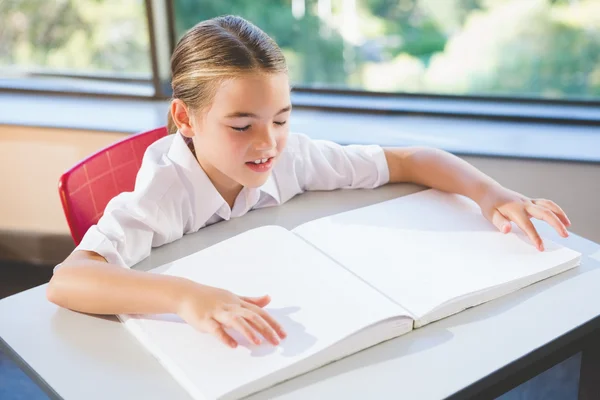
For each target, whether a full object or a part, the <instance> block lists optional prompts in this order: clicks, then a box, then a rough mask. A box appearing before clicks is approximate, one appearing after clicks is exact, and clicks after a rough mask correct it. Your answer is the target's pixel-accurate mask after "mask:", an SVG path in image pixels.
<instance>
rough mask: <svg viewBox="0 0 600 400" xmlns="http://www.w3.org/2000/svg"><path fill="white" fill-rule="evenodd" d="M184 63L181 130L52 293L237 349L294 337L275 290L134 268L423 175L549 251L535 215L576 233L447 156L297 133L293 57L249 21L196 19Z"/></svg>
mask: <svg viewBox="0 0 600 400" xmlns="http://www.w3.org/2000/svg"><path fill="white" fill-rule="evenodd" d="M171 72H172V87H173V100H172V102H171V107H170V112H169V122H168V129H169V131H170V133H172V134H171V135H168V136H167V137H165V138H163V139H160V140H158V141H157V142H156V143H154V144H152V145H151V146H150V147H149V148H148V149H147V151H146V153H145V155H144V160H143V163H142V166H141V168H140V171H139V173H138V176H137V181H136V186H135V190H134V191H133V192H131V193H129V192H128V193H122V194H120V195H118V196H117V197H115V198H114V199H113V200H112V201H111V202H110V203H109V204H108V206H107V207H106V210H105V212H104V215H103V216H102V218H101V219H100V221H99V222H98V224H97V225H95V226H93V227H91V228H90V229H89V231H88V232H87V233H86V235H85V237H84V238H83V240H82V241H81V243H80V244H79V245H78V247H77V248H76V249H75V250H74V251H73V253H72V254H71V255H69V257H67V259H66V260H65V261H64V262H63V263H62V264H61V265H60V266H59V267H58V268H57V269H56V271H55V273H54V276H53V277H52V279H51V281H50V283H49V285H48V290H47V296H48V299H49V300H50V301H51V302H54V303H56V304H57V305H59V306H62V307H66V308H70V309H73V310H77V311H81V312H86V313H95V314H128V313H131V314H135V313H147V314H152V313H176V314H178V315H179V316H180V317H181V318H182V319H184V320H185V321H186V322H188V323H189V324H190V325H192V326H194V327H195V328H197V329H198V330H200V331H203V332H209V333H211V334H213V335H215V336H217V337H218V338H219V339H220V340H221V341H222V342H223V343H225V344H226V345H229V346H231V347H235V346H236V345H237V343H236V341H235V340H234V339H233V338H232V337H231V336H230V335H229V334H228V333H227V332H226V328H229V329H234V330H236V331H239V332H240V333H241V334H243V335H244V336H245V337H246V338H247V339H248V340H250V341H251V342H254V343H257V344H258V343H260V342H261V337H262V338H264V339H266V340H267V341H269V342H270V343H272V344H273V345H276V344H278V343H279V341H280V340H281V339H283V338H285V336H286V334H285V332H284V331H283V329H282V328H281V326H280V325H279V324H278V322H277V321H275V320H274V318H272V317H271V316H270V315H269V314H268V313H267V312H266V311H265V310H264V309H263V307H264V306H265V305H267V304H268V303H269V301H270V300H269V297H268V296H263V297H258V298H250V297H244V296H240V295H236V294H234V293H231V292H229V291H226V290H223V289H220V288H215V287H210V286H206V285H201V284H198V283H196V282H192V281H190V280H186V279H182V278H177V277H169V276H163V275H158V274H150V273H145V272H140V271H135V270H132V269H129V267H131V266H132V265H133V264H135V263H137V262H139V261H140V260H142V259H143V258H145V257H146V256H148V255H149V254H150V250H151V248H152V247H156V246H161V245H163V244H165V243H169V242H172V241H174V240H176V239H178V238H181V237H182V236H183V235H184V234H187V233H191V232H196V231H197V230H199V229H200V228H202V227H204V226H206V225H210V224H213V223H215V222H218V221H221V220H227V219H230V218H236V217H241V216H242V215H244V214H245V213H247V212H248V211H250V210H252V209H257V208H261V207H268V206H274V205H279V204H282V203H284V202H286V201H287V200H289V199H290V198H292V197H293V196H295V195H297V194H300V193H302V192H304V191H308V190H334V189H339V188H375V187H378V186H381V185H383V184H386V183H388V182H415V183H418V184H421V185H425V186H429V187H433V188H437V189H439V190H443V191H448V192H454V193H458V194H462V195H464V196H467V197H469V198H471V199H472V200H474V201H475V202H476V203H477V204H478V205H479V206H480V208H481V211H482V213H483V215H484V216H485V217H486V218H487V219H488V220H489V221H490V222H491V223H492V224H494V225H495V226H496V227H497V228H498V229H499V230H500V231H502V232H505V233H507V232H509V231H510V229H511V224H510V221H513V222H514V223H515V224H516V225H518V226H519V227H520V228H521V229H522V230H523V231H524V232H526V233H527V234H528V236H529V237H530V238H531V240H532V242H533V244H534V245H535V246H536V247H537V248H538V249H539V250H540V251H542V250H543V244H542V241H541V239H540V237H539V235H538V233H537V232H536V230H535V228H534V226H533V224H532V223H531V221H530V217H534V218H538V219H543V220H544V221H546V222H547V223H549V224H550V225H552V226H553V227H554V228H555V229H556V230H557V231H558V232H559V234H560V235H562V236H563V237H565V236H567V230H566V228H565V226H569V225H570V222H569V220H568V219H567V217H566V215H565V213H564V212H563V211H562V210H561V209H560V208H559V207H558V206H557V205H556V204H554V203H553V202H551V201H549V200H543V199H536V200H532V199H529V198H527V197H525V196H523V195H521V194H519V193H515V192H513V191H510V190H508V189H506V188H504V187H502V186H501V185H500V184H498V183H497V182H495V181H494V180H492V179H491V178H489V177H488V176H486V175H484V174H483V173H481V172H479V171H478V170H476V169H475V168H474V167H472V166H470V165H469V164H467V163H466V162H464V161H462V160H460V159H459V158H457V157H454V156H452V155H450V154H448V153H446V152H443V151H439V150H434V149H426V148H381V147H379V146H375V145H372V146H340V145H337V144H335V143H332V142H328V141H316V140H311V139H309V138H308V137H306V136H304V135H299V134H289V133H288V126H289V118H290V113H291V105H290V86H289V82H288V75H287V67H286V63H285V59H284V57H283V54H282V52H281V50H280V49H279V47H278V46H277V44H275V42H274V41H273V40H271V38H269V37H268V36H267V35H266V34H265V33H264V32H262V31H261V30H260V29H259V28H257V27H256V26H254V25H252V24H251V23H249V22H247V21H245V20H244V19H242V18H239V17H233V16H226V17H220V18H215V19H212V20H209V21H205V22H202V23H200V24H198V25H196V26H195V27H194V28H192V29H191V30H190V31H189V32H187V33H186V34H185V36H184V37H183V38H182V39H181V41H180V42H179V43H178V45H177V47H176V49H175V51H174V54H173V56H172V60H171ZM123 267H125V268H123Z"/></svg>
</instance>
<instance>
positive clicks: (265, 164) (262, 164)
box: [246, 157, 275, 172]
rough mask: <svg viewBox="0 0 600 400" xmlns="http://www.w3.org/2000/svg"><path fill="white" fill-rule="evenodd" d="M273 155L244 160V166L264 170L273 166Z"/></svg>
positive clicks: (255, 170) (258, 170) (256, 170)
mask: <svg viewBox="0 0 600 400" xmlns="http://www.w3.org/2000/svg"><path fill="white" fill-rule="evenodd" d="M274 159H275V157H268V158H259V159H257V160H254V161H248V162H246V166H247V167H248V168H250V169H251V170H252V171H254V172H266V171H268V170H270V169H271V167H272V166H273V160H274Z"/></svg>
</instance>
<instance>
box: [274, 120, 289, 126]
mask: <svg viewBox="0 0 600 400" xmlns="http://www.w3.org/2000/svg"><path fill="white" fill-rule="evenodd" d="M273 123H274V124H275V125H279V126H284V125H285V124H286V123H287V121H281V122H277V121H273Z"/></svg>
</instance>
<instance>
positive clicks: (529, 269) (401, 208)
mask: <svg viewBox="0 0 600 400" xmlns="http://www.w3.org/2000/svg"><path fill="white" fill-rule="evenodd" d="M294 232H295V233H297V234H298V235H300V236H302V237H304V238H305V239H306V240H308V241H310V242H312V243H313V244H314V245H315V246H316V247H318V248H320V249H322V250H323V251H324V252H326V253H327V254H329V255H330V256H331V257H332V258H334V259H335V260H337V261H338V262H339V263H340V264H342V265H344V266H346V267H347V268H348V269H350V270H352V271H353V272H354V273H356V274H357V275H359V276H361V277H362V278H363V279H365V280H366V281H368V282H370V283H371V284H372V285H373V286H375V287H377V288H378V289H379V290H381V291H382V292H383V293H385V294H386V295H388V296H389V297H390V298H392V299H394V300H395V301H397V302H398V303H399V304H401V305H402V306H404V307H405V308H406V309H407V310H409V311H410V312H412V313H413V315H415V316H417V317H418V318H420V317H422V316H423V315H425V314H426V313H427V312H429V311H431V310H432V309H434V308H435V307H437V306H439V305H441V304H443V303H445V302H446V301H449V300H451V299H454V298H456V297H459V296H462V295H465V294H469V293H472V292H476V291H479V290H482V289H486V288H489V287H492V286H495V285H498V284H502V283H506V282H509V281H512V280H515V279H517V278H521V277H524V276H528V275H532V274H534V273H537V272H540V271H543V270H546V269H549V268H552V267H554V266H557V265H559V264H562V263H566V262H568V261H573V260H575V259H577V258H578V257H579V253H577V252H575V251H572V250H570V249H568V248H565V247H562V246H559V245H558V244H556V243H553V242H551V241H549V240H545V242H544V243H545V248H546V251H545V252H539V251H538V250H536V249H535V247H534V246H532V245H531V244H530V242H529V239H528V238H527V237H526V236H525V235H524V234H522V233H521V232H520V230H519V228H518V227H516V226H513V230H512V233H509V234H503V233H500V232H498V231H497V230H496V228H495V227H494V226H493V225H492V224H491V223H489V222H488V221H487V220H486V219H485V218H484V217H483V216H482V215H481V211H480V209H479V207H478V206H477V205H476V204H475V203H474V202H473V201H471V200H470V199H468V198H466V197H463V196H459V195H454V194H448V193H444V192H440V191H437V190H433V189H429V190H425V191H422V192H419V193H416V194H412V195H409V196H404V197H400V198H397V199H393V200H389V201H386V202H383V203H380V204H375V205H372V206H368V207H364V208H361V209H357V210H353V211H349V212H345V213H341V214H338V215H334V216H330V217H326V218H322V219H319V220H316V221H312V222H308V223H306V224H304V225H301V226H299V227H297V228H296V229H295V230H294Z"/></svg>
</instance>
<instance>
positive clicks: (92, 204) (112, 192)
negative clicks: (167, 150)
mask: <svg viewBox="0 0 600 400" xmlns="http://www.w3.org/2000/svg"><path fill="white" fill-rule="evenodd" d="M166 135H167V128H166V127H161V128H158V129H154V130H151V131H148V132H142V133H138V134H135V135H131V136H128V137H127V138H125V139H123V140H120V141H118V142H116V143H113V144H112V145H110V146H108V147H106V148H105V149H102V150H100V151H98V152H96V153H94V154H92V155H91V156H89V157H87V158H86V159H84V160H82V161H80V162H79V163H77V164H76V165H75V166H74V167H72V168H71V169H70V170H68V171H67V172H65V173H64V174H63V175H62V176H61V177H60V180H59V183H58V192H59V194H60V200H61V203H62V207H63V211H64V213H65V217H66V218H67V223H68V224H69V229H70V230H71V236H72V237H73V241H74V242H75V245H78V244H79V242H81V239H82V238H83V235H85V233H86V232H87V230H88V229H89V228H90V227H91V226H92V225H94V224H96V223H97V222H98V220H99V219H100V217H101V216H102V214H103V212H104V208H105V207H106V205H107V204H108V202H109V201H110V200H111V199H112V198H113V197H115V196H116V195H118V194H119V193H121V192H130V191H132V190H133V188H134V185H135V179H136V176H137V173H138V170H139V169H140V166H141V163H142V158H143V156H144V152H145V151H146V148H148V146H149V145H150V144H152V143H153V142H155V141H156V140H158V139H160V138H162V137H164V136H166Z"/></svg>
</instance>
